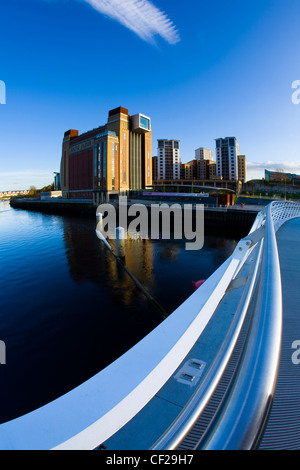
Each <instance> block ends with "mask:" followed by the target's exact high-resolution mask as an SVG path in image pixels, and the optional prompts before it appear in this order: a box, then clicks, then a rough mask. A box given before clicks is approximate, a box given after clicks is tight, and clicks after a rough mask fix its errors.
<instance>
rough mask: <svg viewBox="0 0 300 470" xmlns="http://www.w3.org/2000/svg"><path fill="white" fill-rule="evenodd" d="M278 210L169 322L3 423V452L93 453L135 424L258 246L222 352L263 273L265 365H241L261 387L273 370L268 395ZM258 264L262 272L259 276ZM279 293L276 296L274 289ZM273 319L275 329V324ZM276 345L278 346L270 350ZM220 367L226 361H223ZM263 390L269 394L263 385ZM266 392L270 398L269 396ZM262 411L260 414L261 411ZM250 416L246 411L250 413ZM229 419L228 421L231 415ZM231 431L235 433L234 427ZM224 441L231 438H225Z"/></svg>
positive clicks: (259, 318)
mask: <svg viewBox="0 0 300 470" xmlns="http://www.w3.org/2000/svg"><path fill="white" fill-rule="evenodd" d="M299 207H300V205H299V206H298V208H299ZM279 209H280V211H281V210H282V208H281V207H280V208H279V207H278V206H276V203H275V204H272V205H270V206H268V207H267V209H265V210H264V211H263V212H262V213H260V214H258V216H257V218H256V220H255V223H254V225H253V227H252V230H251V231H250V233H249V235H248V237H246V238H245V239H243V240H241V241H240V242H239V243H238V244H237V247H236V249H235V250H234V252H233V254H232V255H231V256H230V257H229V258H228V259H227V260H226V261H225V263H224V264H223V265H222V266H220V267H219V269H218V270H216V271H215V273H213V275H212V276H211V277H210V278H209V279H207V281H206V282H205V283H204V284H203V285H202V286H201V287H200V288H199V289H198V290H197V291H196V292H194V294H193V295H191V296H190V297H189V298H188V299H187V300H186V301H185V302H184V303H183V304H182V305H181V306H180V307H178V309H176V311H175V312H173V313H172V315H170V316H169V317H168V318H167V319H166V320H164V321H163V322H162V323H161V324H160V325H159V326H158V327H157V328H156V329H155V330H153V331H152V332H151V333H150V334H149V335H147V336H146V337H145V338H144V339H143V340H142V341H140V342H139V343H138V344H137V345H135V346H134V347H133V348H132V349H131V350H129V351H128V352H127V353H126V354H124V355H123V356H121V357H120V358H119V359H117V360H116V361H115V362H114V363H112V364H111V365H110V366H108V367H107V368H105V369H104V370H103V371H101V372H99V373H98V374H96V375H95V376H94V377H92V378H91V379H89V380H88V381H86V382H84V383H83V384H81V385H80V386H79V387H76V388H75V389H74V390H72V391H70V392H69V393H67V394H65V395H63V396H62V397H60V398H58V399H57V400H54V401H53V402H51V403H49V404H47V405H45V406H43V407H41V408H39V409H37V410H35V411H33V412H31V413H28V414H27V415H24V416H22V417H20V418H17V419H15V420H12V421H9V422H7V423H4V424H2V425H1V426H0V448H1V449H20V450H21V449H26V450H30V449H94V448H96V447H97V446H98V445H99V444H101V443H102V442H105V441H106V440H107V439H108V438H109V437H111V436H112V435H113V434H115V433H116V432H117V431H118V430H119V429H121V427H122V426H124V425H125V424H126V423H127V422H128V421H130V420H131V419H132V418H133V417H134V416H135V415H136V414H137V413H138V412H139V411H140V410H141V409H142V408H143V407H144V406H145V405H146V404H147V403H148V402H149V400H151V399H152V398H153V397H154V396H155V394H156V393H157V392H158V391H159V390H160V389H161V388H162V386H163V385H164V384H165V383H166V382H167V380H168V379H169V378H170V377H171V376H172V374H173V373H174V372H175V371H176V369H177V368H178V366H179V365H180V363H181V362H182V361H183V360H184V359H185V357H186V355H187V354H188V353H189V351H190V350H191V349H192V347H193V345H194V344H195V342H196V341H197V339H198V338H199V336H200V335H201V333H202V332H203V330H204V329H205V327H206V325H207V323H208V322H209V320H210V318H211V317H212V315H213V314H214V312H215V309H216V308H217V306H218V304H219V303H220V301H221V299H222V298H223V296H224V294H225V293H226V291H227V289H228V287H229V285H230V283H231V282H232V281H233V280H234V279H235V278H236V276H237V275H238V273H239V272H240V270H241V269H242V267H243V265H244V263H245V261H246V260H247V258H248V256H249V254H250V253H252V251H253V250H254V248H255V247H256V246H259V249H258V255H257V258H256V261H255V263H254V268H253V272H252V275H251V277H250V281H249V284H248V286H247V288H245V293H244V301H245V304H244V308H243V307H242V304H241V306H240V315H241V316H240V320H239V321H238V320H237V324H236V325H234V326H232V328H231V330H230V331H229V332H228V335H227V337H226V341H227V343H226V345H225V344H224V353H225V355H226V357H228V356H229V353H230V348H232V347H233V345H234V342H235V340H236V335H237V332H238V329H239V328H240V326H241V322H242V317H243V315H244V314H245V308H246V306H247V305H248V304H249V301H250V298H251V296H252V293H253V289H254V283H256V282H257V280H258V277H257V276H258V271H259V272H260V274H259V285H260V292H259V295H258V300H257V308H256V310H257V315H256V321H255V322H254V324H255V329H256V331H255V330H253V333H254V334H253V336H252V338H253V339H252V344H253V347H255V348H260V349H259V351H260V355H259V356H258V357H259V358H261V359H262V361H259V362H258V363H255V364H253V363H252V361H254V362H255V355H253V354H252V355H251V350H249V354H248V355H246V356H245V358H244V361H245V362H244V364H245V365H247V364H248V363H249V366H250V367H252V368H253V370H255V374H257V375H255V377H253V380H256V377H261V379H262V383H263V384H265V380H263V379H264V371H266V367H269V366H270V370H269V372H268V374H267V377H268V387H269V388H268V390H269V389H270V387H271V385H272V384H273V383H274V375H275V369H276V368H275V369H274V366H273V365H272V364H271V363H270V357H271V356H270V354H267V356H268V360H266V361H263V359H264V358H263V357H262V356H263V355H264V353H266V352H267V351H268V349H267V347H270V350H271V351H273V352H275V354H276V357H277V356H278V337H279V332H280V320H279V317H280V311H279V310H278V308H279V307H278V305H279V304H280V297H279V296H280V272H279V265H278V255H277V247H276V240H275V229H274V224H273V219H272V216H273V214H276V217H278V218H279V219H282V218H283V217H284V215H280V214H279ZM286 209H289V205H287V206H286ZM297 210H298V209H297ZM261 263H262V266H263V268H262V267H261V268H260V269H259V267H260V264H261ZM274 286H276V287H278V289H275V287H274ZM273 309H274V315H271V316H270V311H273ZM274 317H275V322H273V318H274ZM237 318H238V317H237ZM235 328H237V329H235ZM269 328H270V331H269V333H268V331H266V334H267V336H266V340H264V341H263V346H262V345H261V336H260V334H261V332H262V331H263V332H265V330H266V329H267V330H268V329H269ZM264 337H265V336H264ZM274 338H275V343H276V346H274V344H273V342H274ZM225 346H226V348H225ZM227 348H229V349H227ZM225 349H226V350H225ZM252 352H253V349H252ZM219 361H220V362H222V361H221V360H220V357H219ZM275 362H276V360H275ZM254 366H255V367H254ZM223 367H224V363H219V364H218V363H217V362H216V363H215V364H214V369H212V371H211V373H210V377H211V380H212V381H213V382H214V383H216V381H217V377H218V376H219V374H220V373H221V371H222V368H223ZM246 369H247V370H248V367H247V368H246V367H245V368H243V371H244V370H246ZM249 379H251V380H252V377H251V376H250V375H246V376H244V372H241V374H240V376H239V380H238V381H237V386H236V389H235V393H236V394H237V395H239V391H240V394H241V395H242V393H246V392H247V390H248V386H249V383H248V380H249ZM213 382H211V383H208V382H206V387H207V389H206V391H205V393H203V395H202V397H203V396H205V397H206V398H205V399H207V397H208V396H209V393H211V390H212V389H213V387H214V385H212V384H213ZM263 388H264V389H265V386H263ZM263 392H264V394H265V390H263ZM241 395H240V396H241ZM246 395H247V393H246ZM264 396H265V395H264ZM237 398H238V396H237ZM260 399H261V397H260V396H259V397H258V399H257V401H258V402H259V401H260ZM237 403H241V402H238V401H236V403H235V402H234V401H233V402H231V405H230V406H232V404H236V406H237ZM198 404H199V400H198ZM198 404H197V406H198ZM247 405H248V402H247ZM228 406H229V405H228ZM245 406H246V405H245ZM262 408H264V407H262ZM262 408H259V410H260V411H261V410H262ZM245 409H247V410H248V408H246V407H245ZM249 412H251V414H250V416H251V417H252V416H253V415H252V413H254V410H249ZM227 416H229V415H228V414H227ZM232 416H234V415H232ZM246 416H247V420H248V419H249V415H247V414H246ZM259 416H261V413H260V414H259ZM232 419H233V418H232ZM251 421H252V420H251ZM223 423H225V421H222V422H221V423H220V426H219V427H218V429H219V433H217V432H216V433H214V436H213V437H214V440H211V441H210V442H209V444H208V447H209V446H211V447H213V446H214V442H218V445H219V442H220V441H219V436H220V433H221V431H222V429H223V428H222V424H223ZM231 424H233V423H231ZM243 424H244V423H243V422H240V423H239V426H243ZM180 427H181V426H179V429H180ZM187 428H188V427H186V429H187ZM233 428H234V429H235V427H233ZM255 428H256V426H255V423H253V422H252V423H251V429H255ZM227 429H228V428H227ZM179 432H181V429H180V431H179ZM249 432H250V430H249ZM236 433H237V434H238V429H236ZM221 434H222V433H221ZM224 434H225V435H226V432H225V433H224ZM181 435H182V434H181ZM247 439H248V438H247Z"/></svg>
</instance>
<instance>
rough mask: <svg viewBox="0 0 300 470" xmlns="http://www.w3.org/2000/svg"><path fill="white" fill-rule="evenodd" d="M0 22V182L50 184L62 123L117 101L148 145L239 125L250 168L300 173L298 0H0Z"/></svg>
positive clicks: (187, 140)
mask: <svg viewBox="0 0 300 470" xmlns="http://www.w3.org/2000/svg"><path fill="white" fill-rule="evenodd" d="M0 22H1V28H0V103H1V104H0V190H2V191H6V190H12V189H14V190H16V189H29V187H30V186H32V185H34V186H36V187H37V188H40V187H43V186H44V185H48V184H51V183H52V181H53V176H54V172H56V171H59V169H60V159H61V145H62V138H63V134H64V132H65V131H66V130H68V129H78V130H79V132H80V133H82V132H86V131H88V130H90V129H93V128H95V127H98V126H100V125H103V124H105V123H106V122H107V117H108V111H109V110H110V109H113V108H116V107H118V106H123V107H125V108H127V109H128V110H129V114H132V115H133V114H136V113H142V114H145V115H147V116H149V117H150V118H151V123H152V136H153V156H154V155H156V147H157V139H176V140H180V154H181V159H182V162H188V161H190V160H192V159H193V158H194V155H195V149H197V148H199V147H205V148H208V149H211V150H213V155H214V158H215V139H217V138H220V137H227V136H234V137H236V138H237V140H238V143H239V148H240V153H241V154H243V155H246V157H247V170H248V175H247V179H248V180H250V179H252V178H262V177H263V176H264V169H265V168H267V169H269V170H272V169H282V170H284V171H288V172H293V173H299V174H300V60H299V59H300V57H299V56H300V0H251V1H250V0H243V1H241V0H211V1H210V2H207V1H204V0H186V1H182V0H151V1H150V0H1V4H0ZM293 87H294V88H293Z"/></svg>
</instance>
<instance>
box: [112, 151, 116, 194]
mask: <svg viewBox="0 0 300 470" xmlns="http://www.w3.org/2000/svg"><path fill="white" fill-rule="evenodd" d="M111 145H112V148H111V189H115V154H116V151H115V147H116V145H115V143H114V142H112V144H111Z"/></svg>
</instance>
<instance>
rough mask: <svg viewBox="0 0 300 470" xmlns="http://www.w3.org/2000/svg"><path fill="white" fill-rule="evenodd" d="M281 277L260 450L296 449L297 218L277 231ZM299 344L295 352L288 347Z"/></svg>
mask: <svg viewBox="0 0 300 470" xmlns="http://www.w3.org/2000/svg"><path fill="white" fill-rule="evenodd" d="M277 244H278V252H279V261H280V268H281V278H282V296H283V334H282V352H281V361H280V369H279V377H278V384H277V388H276V392H275V398H274V403H273V407H272V410H271V414H270V417H269V420H268V424H267V428H266V431H265V434H264V436H263V439H262V441H261V443H260V449H276V450H285V449H290V450H291V449H294V450H295V449H300V363H299V364H295V363H294V362H295V361H294V362H293V360H292V356H293V354H295V355H296V357H298V359H300V347H299V345H300V218H299V217H298V218H296V219H292V220H289V221H288V222H285V223H284V224H283V225H282V227H281V228H280V229H279V230H278V232H277ZM295 341H299V345H298V350H299V354H297V349H293V348H292V345H293V343H294V342H295Z"/></svg>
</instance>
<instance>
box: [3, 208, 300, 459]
mask: <svg viewBox="0 0 300 470" xmlns="http://www.w3.org/2000/svg"><path fill="white" fill-rule="evenodd" d="M299 235H300V205H299V204H295V203H289V202H286V203H285V202H283V203H272V204H270V205H269V206H267V207H266V208H265V209H263V210H262V211H261V212H259V214H258V215H257V217H256V219H255V222H254V224H253V226H252V229H251V231H250V232H249V234H248V235H247V236H246V237H245V238H244V239H242V240H240V242H239V243H238V244H237V247H236V249H235V250H234V252H233V254H232V255H231V256H230V257H229V258H228V260H226V262H225V263H223V265H222V266H220V267H219V269H218V270H217V271H216V272H215V273H213V275H212V276H211V277H210V278H209V279H207V280H206V282H205V283H204V284H203V285H202V286H201V287H200V288H199V289H198V290H197V291H196V292H194V294H193V295H192V296H190V297H189V298H188V299H187V300H186V301H185V302H184V303H183V304H182V305H180V306H179V307H178V309H177V310H176V311H175V312H173V313H172V314H171V315H170V316H169V317H168V318H166V319H165V320H164V321H163V322H162V323H161V324H160V325H159V326H158V327H157V328H156V329H155V330H153V331H152V332H151V333H150V334H149V335H147V336H146V337H145V338H144V339H143V340H142V341H140V342H139V343H138V344H137V345H135V346H134V347H133V348H132V349H131V350H130V351H128V352H127V353H126V354H124V355H123V356H122V357H120V358H119V359H118V360H116V361H115V362H114V363H112V364H111V365H110V366H108V367H107V368H106V369H104V370H103V371H101V372H99V373H98V374H96V375H95V376H94V377H92V378H91V379H89V380H88V381H86V382H85V383H83V384H81V385H80V386H79V387H77V388H75V389H74V390H72V391H71V392H69V393H67V394H65V395H63V396H62V397H60V398H58V399H57V400H55V401H53V402H51V403H49V404H47V405H45V406H43V407H41V408H39V409H37V410H35V411H33V412H31V413H28V414H27V415H25V416H21V417H19V418H17V419H15V420H13V421H9V422H7V423H3V424H2V425H0V449H20V450H21V449H25V450H30V449H97V448H99V445H101V446H102V447H104V448H106V449H108V450H123V449H125V450H139V449H149V450H154V451H157V450H182V451H184V450H200V449H201V450H205V449H215V450H221V449H234V450H240V449H299V448H300V419H299V417H300V406H299V399H298V398H299V392H300V380H299V377H300V364H297V361H296V362H295V361H293V360H292V354H293V352H295V350H294V349H293V348H292V346H293V345H295V344H298V343H299V346H298V348H299V351H300V319H299V317H300V315H299V305H300V294H299V289H298V286H299V280H300V279H299V278H300V267H299V266H300V263H299V261H300V247H299ZM295 342H296V343H295ZM296 352H297V351H296ZM298 357H299V359H300V353H299V355H298ZM299 362H300V361H299Z"/></svg>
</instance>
